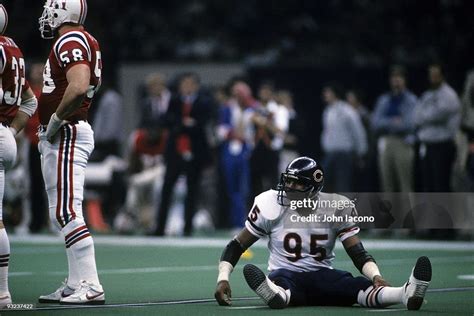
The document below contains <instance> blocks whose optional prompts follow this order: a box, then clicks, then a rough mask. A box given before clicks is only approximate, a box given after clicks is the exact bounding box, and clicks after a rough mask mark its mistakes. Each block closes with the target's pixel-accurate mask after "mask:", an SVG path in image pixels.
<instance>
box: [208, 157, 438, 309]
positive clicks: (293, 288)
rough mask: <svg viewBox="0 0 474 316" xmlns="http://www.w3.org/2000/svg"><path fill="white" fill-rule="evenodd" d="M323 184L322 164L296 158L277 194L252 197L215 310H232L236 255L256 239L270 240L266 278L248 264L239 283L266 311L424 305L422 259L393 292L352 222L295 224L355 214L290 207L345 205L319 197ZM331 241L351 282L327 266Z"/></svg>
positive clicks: (333, 197) (427, 276) (228, 254)
mask: <svg viewBox="0 0 474 316" xmlns="http://www.w3.org/2000/svg"><path fill="white" fill-rule="evenodd" d="M323 183H324V175H323V170H322V169H321V167H320V166H319V164H317V163H316V161H314V160H313V159H311V158H308V157H300V158H297V159H295V160H293V161H292V162H291V163H290V164H289V165H288V167H287V168H286V170H285V172H284V173H282V175H281V180H280V182H279V184H278V186H277V188H276V190H273V189H272V190H268V191H266V192H263V193H262V194H260V195H258V196H257V197H256V198H255V202H254V205H253V207H252V210H251V211H250V213H249V216H248V218H247V221H246V222H245V228H243V229H242V231H240V233H239V234H238V235H237V236H236V237H234V239H232V240H231V241H230V242H229V244H228V245H227V247H226V248H225V249H224V252H223V253H222V257H221V260H220V263H219V275H218V278H217V287H216V291H215V298H216V300H217V302H218V303H219V305H230V304H231V288H230V284H229V276H230V274H231V272H232V270H233V269H234V267H235V265H236V264H237V262H238V260H239V258H240V256H241V254H242V253H243V252H244V251H245V250H246V249H247V248H249V247H250V246H251V245H252V244H253V243H255V242H256V241H257V240H258V239H259V238H261V237H264V236H268V238H269V240H268V249H269V251H270V257H269V260H268V270H269V271H270V274H269V275H268V276H266V275H265V274H264V272H262V271H261V270H260V269H259V268H258V267H256V266H254V265H252V264H247V265H246V266H245V267H244V277H245V280H246V281H247V283H248V285H249V286H250V288H251V289H252V290H253V291H255V293H257V295H258V296H260V298H261V299H262V300H263V301H264V302H265V303H266V304H267V305H268V306H269V307H270V308H285V307H287V306H316V305H332V306H351V305H353V304H356V303H358V304H359V305H361V306H364V307H386V306H389V305H394V304H404V305H405V306H406V308H407V309H409V310H418V309H419V308H420V307H421V305H422V303H423V298H424V296H425V293H426V290H427V288H428V285H429V282H430V281H431V263H430V261H429V259H428V258H427V257H420V258H418V260H417V262H416V264H415V266H414V268H413V270H412V272H411V275H410V276H409V279H408V282H406V283H405V284H404V285H403V286H401V287H392V286H390V285H389V284H388V282H387V281H385V280H384V279H383V277H382V274H381V273H380V270H379V268H378V266H377V264H376V263H375V260H374V258H373V257H372V256H371V255H370V254H369V253H368V252H367V251H366V250H365V249H364V247H363V245H362V243H361V241H360V239H359V237H358V235H357V234H358V232H359V227H357V226H356V225H355V224H354V223H353V222H350V221H343V222H337V221H332V222H330V223H326V224H321V223H319V224H315V223H312V222H300V223H297V224H295V223H294V220H295V219H296V218H297V217H298V216H305V217H306V218H311V216H313V217H312V218H316V217H317V218H324V217H328V216H340V217H345V216H346V215H347V216H353V215H354V214H357V213H356V211H355V208H354V207H353V205H352V206H351V207H346V208H343V207H340V208H337V206H335V205H341V204H340V203H319V205H318V207H306V208H295V207H290V206H292V205H293V206H294V205H295V204H296V205H297V203H292V202H293V201H302V200H306V201H309V200H312V201H323V200H326V201H329V200H330V201H335V202H348V201H349V199H347V198H346V197H344V196H342V195H338V194H329V193H323V192H321V189H322V186H323ZM300 204H301V203H300ZM344 204H346V205H350V204H351V203H343V205H344ZM312 205H315V204H312ZM308 215H310V216H308ZM292 219H293V223H292V221H291V220H292ZM336 237H337V238H339V240H340V241H341V242H342V244H343V245H344V248H345V250H346V252H347V254H348V255H349V256H350V257H351V259H352V261H353V262H354V265H355V266H356V267H357V269H358V270H359V271H360V272H361V274H362V276H356V277H354V276H352V274H351V273H349V272H346V271H342V270H337V269H334V268H333V267H332V261H333V260H334V244H335V241H336Z"/></svg>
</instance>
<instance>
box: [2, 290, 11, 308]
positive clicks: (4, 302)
mask: <svg viewBox="0 0 474 316" xmlns="http://www.w3.org/2000/svg"><path fill="white" fill-rule="evenodd" d="M11 303H12V297H11V295H10V293H5V294H2V295H1V296H0V309H2V308H5V307H7V305H8V304H11Z"/></svg>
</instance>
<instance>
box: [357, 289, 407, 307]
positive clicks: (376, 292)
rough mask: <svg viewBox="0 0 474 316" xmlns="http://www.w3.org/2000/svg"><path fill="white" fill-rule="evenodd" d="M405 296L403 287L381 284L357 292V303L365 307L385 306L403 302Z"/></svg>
mask: <svg viewBox="0 0 474 316" xmlns="http://www.w3.org/2000/svg"><path fill="white" fill-rule="evenodd" d="M402 297H403V287H390V286H379V287H377V288H374V287H373V286H370V287H368V288H367V289H366V290H365V291H362V290H361V291H359V293H358V294H357V303H359V305H361V306H365V307H385V306H389V305H394V304H401V303H402V302H403V301H402Z"/></svg>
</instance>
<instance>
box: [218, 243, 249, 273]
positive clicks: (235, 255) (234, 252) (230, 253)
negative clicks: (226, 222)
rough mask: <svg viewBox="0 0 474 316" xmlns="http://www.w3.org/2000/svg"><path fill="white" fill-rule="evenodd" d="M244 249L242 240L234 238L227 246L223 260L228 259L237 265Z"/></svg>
mask: <svg viewBox="0 0 474 316" xmlns="http://www.w3.org/2000/svg"><path fill="white" fill-rule="evenodd" d="M244 251H245V249H244V248H243V247H242V245H241V244H240V242H238V241H237V240H236V239H232V240H231V241H230V242H229V243H228V244H227V246H226V247H225V249H224V252H223V253H222V256H221V261H227V262H229V263H230V264H231V265H232V266H234V267H235V265H236V264H237V262H238V261H239V259H240V256H241V255H242V254H243V253H244Z"/></svg>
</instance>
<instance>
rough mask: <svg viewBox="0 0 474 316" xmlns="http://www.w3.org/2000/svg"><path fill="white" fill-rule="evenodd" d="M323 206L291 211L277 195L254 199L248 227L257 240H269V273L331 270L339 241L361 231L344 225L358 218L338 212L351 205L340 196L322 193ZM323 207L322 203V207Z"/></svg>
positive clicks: (348, 212) (265, 194) (351, 210)
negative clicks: (339, 206) (285, 270)
mask: <svg viewBox="0 0 474 316" xmlns="http://www.w3.org/2000/svg"><path fill="white" fill-rule="evenodd" d="M317 200H319V201H329V202H331V203H327V204H326V205H323V206H318V207H308V208H306V209H292V208H290V207H289V206H282V205H280V204H278V203H277V191H275V190H268V191H266V192H263V193H262V194H260V195H258V196H257V197H256V198H255V202H254V205H253V207H252V210H251V211H250V213H249V216H248V218H247V220H246V222H245V227H246V228H247V230H248V231H249V232H250V233H251V234H252V235H254V236H256V237H258V238H260V237H264V236H268V238H269V240H268V249H269V250H270V257H269V259H268V270H270V271H273V270H277V269H287V270H290V271H295V272H309V271H317V270H319V269H320V268H330V269H331V268H332V261H333V259H334V257H335V255H334V245H335V242H336V238H339V240H341V241H344V240H345V239H346V238H349V237H351V236H354V235H356V234H357V233H358V232H359V228H358V227H357V226H356V225H355V224H354V223H352V222H348V221H345V220H344V219H346V215H347V216H353V215H355V214H356V211H355V208H353V207H346V208H338V207H336V206H337V205H343V204H349V203H346V202H349V199H348V198H346V197H344V196H342V195H339V194H328V193H323V192H320V193H319V194H318V199H317ZM321 204H322V203H321Z"/></svg>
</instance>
